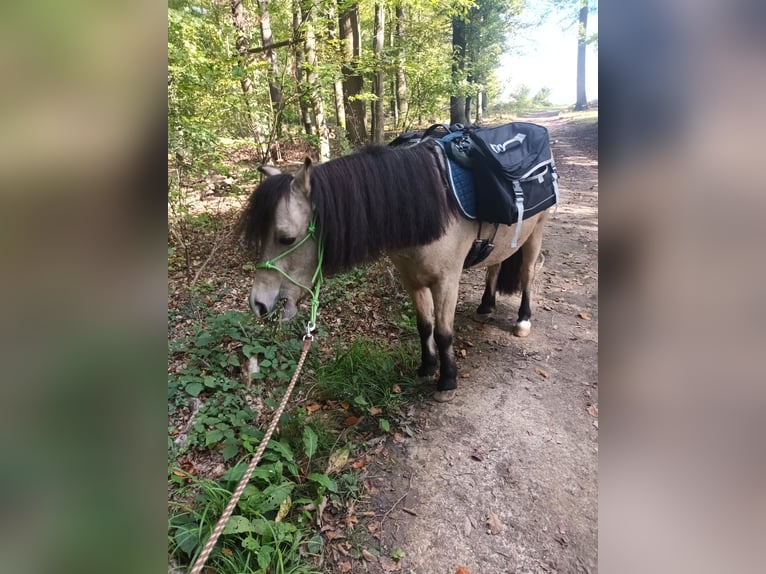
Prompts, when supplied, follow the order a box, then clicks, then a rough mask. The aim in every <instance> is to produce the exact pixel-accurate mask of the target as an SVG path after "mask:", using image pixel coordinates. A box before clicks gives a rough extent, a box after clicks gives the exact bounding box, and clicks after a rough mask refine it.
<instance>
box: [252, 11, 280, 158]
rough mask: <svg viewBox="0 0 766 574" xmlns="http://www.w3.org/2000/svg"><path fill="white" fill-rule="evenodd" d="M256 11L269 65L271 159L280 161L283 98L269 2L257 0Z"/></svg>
mask: <svg viewBox="0 0 766 574" xmlns="http://www.w3.org/2000/svg"><path fill="white" fill-rule="evenodd" d="M258 11H259V12H260V14H259V16H260V21H261V22H260V23H261V41H262V44H263V47H264V57H265V58H266V61H267V62H268V63H269V72H270V77H269V97H270V99H271V113H272V116H273V118H274V123H273V128H274V129H273V130H272V131H273V133H272V134H270V136H271V137H270V138H269V139H270V140H273V141H272V143H271V145H270V148H271V149H270V153H271V159H272V160H273V161H275V162H276V161H281V160H282V153H281V151H280V149H279V138H280V136H281V135H282V110H283V109H284V98H283V97H282V88H281V87H280V85H279V84H278V83H277V78H278V75H279V70H278V69H277V54H276V52H274V49H273V46H274V36H273V35H272V33H271V16H270V15H269V0H258Z"/></svg>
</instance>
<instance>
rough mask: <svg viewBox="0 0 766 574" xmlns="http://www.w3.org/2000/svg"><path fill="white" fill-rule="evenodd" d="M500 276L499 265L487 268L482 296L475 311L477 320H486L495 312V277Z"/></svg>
mask: <svg viewBox="0 0 766 574" xmlns="http://www.w3.org/2000/svg"><path fill="white" fill-rule="evenodd" d="M499 274H500V264H499V263H498V264H497V265H490V266H489V267H487V278H486V279H485V280H484V294H483V295H482V296H481V304H480V305H479V308H478V309H476V315H477V319H479V320H482V319H488V318H489V316H490V315H491V314H492V311H494V310H495V293H496V292H497V276H498V275H499Z"/></svg>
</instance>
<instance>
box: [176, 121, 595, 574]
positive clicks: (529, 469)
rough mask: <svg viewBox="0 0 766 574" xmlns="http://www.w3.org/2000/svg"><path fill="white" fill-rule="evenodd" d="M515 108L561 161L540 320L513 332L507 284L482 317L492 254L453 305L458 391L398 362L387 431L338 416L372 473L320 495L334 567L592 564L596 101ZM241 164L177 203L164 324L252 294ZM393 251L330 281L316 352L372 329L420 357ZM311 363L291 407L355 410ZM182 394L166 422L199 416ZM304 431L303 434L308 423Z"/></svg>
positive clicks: (198, 452)
mask: <svg viewBox="0 0 766 574" xmlns="http://www.w3.org/2000/svg"><path fill="white" fill-rule="evenodd" d="M519 119H520V120H522V121H532V122H535V123H540V124H542V125H545V126H547V127H548V129H549V131H550V136H551V141H552V145H553V153H554V157H555V159H556V164H557V167H558V170H559V174H560V178H561V179H560V184H561V187H560V189H561V202H560V204H559V206H558V211H557V213H556V214H555V215H553V216H552V217H551V218H550V219H549V223H548V225H547V228H546V235H545V239H544V242H543V254H544V255H545V262H544V265H543V268H542V270H541V271H540V272H539V273H538V277H537V282H536V288H535V296H534V297H533V301H532V304H533V316H532V334H531V335H530V336H529V337H528V338H526V339H520V338H516V337H513V336H512V335H511V330H512V326H513V323H514V320H515V317H516V311H517V308H518V303H519V299H518V297H516V296H514V297H498V305H497V310H496V311H495V314H494V315H493V318H492V319H490V320H489V321H488V322H485V323H479V322H476V321H475V320H474V311H475V309H476V307H477V306H478V303H479V300H480V298H481V293H482V290H483V281H484V271H483V270H469V271H467V272H466V273H465V274H464V276H463V281H462V283H461V289H460V299H459V302H458V307H457V314H456V318H455V326H456V330H455V348H456V351H457V358H458V367H459V372H460V377H461V378H460V381H459V384H460V388H459V391H458V395H457V397H456V399H455V400H454V401H453V402H451V403H448V404H439V403H435V402H433V401H431V400H429V399H427V398H425V397H427V396H429V393H428V392H427V391H428V389H425V388H424V389H420V390H418V389H410V388H409V386H408V385H409V382H407V381H408V379H407V378H406V377H407V376H408V375H406V374H405V373H402V379H401V381H400V382H401V388H402V391H401V392H402V395H407V398H406V399H404V400H403V401H400V402H398V403H396V404H397V405H401V408H400V407H399V406H397V407H396V409H394V408H393V407H392V409H391V414H390V416H389V412H384V413H383V414H382V415H377V416H378V417H380V416H386V417H388V418H389V419H390V421H391V428H390V431H389V430H388V429H386V431H387V432H383V430H382V428H383V425H382V424H381V425H378V424H377V422H376V421H375V419H374V417H373V415H372V413H373V412H374V409H368V410H367V411H365V412H364V413H362V412H359V413H355V414H358V415H359V416H360V417H361V418H362V419H364V420H366V421H367V422H368V423H370V424H367V426H364V425H362V424H360V425H358V426H360V427H361V426H364V429H363V430H358V431H355V429H356V428H357V427H356V426H354V427H353V428H346V427H347V423H342V424H341V423H339V426H338V428H337V429H333V428H332V427H329V428H328V433H329V435H332V436H337V437H338V438H337V441H338V445H342V444H343V443H344V442H343V441H348V443H346V444H349V445H351V444H354V445H356V446H355V447H354V448H355V449H357V450H354V451H352V453H351V456H350V457H349V458H348V465H347V467H346V468H345V470H344V471H343V472H345V473H346V474H347V476H349V477H352V476H353V477H354V480H357V479H358V484H360V485H363V486H364V489H363V492H362V491H358V492H357V493H356V494H355V495H354V497H353V498H354V500H347V501H345V502H343V505H345V508H343V507H338V508H334V509H332V513H331V512H330V509H329V508H328V509H327V510H325V511H324V512H323V511H322V510H321V509H320V511H319V513H320V514H321V516H319V517H318V519H317V522H321V523H322V524H323V527H322V529H321V530H322V533H321V534H322V537H323V540H324V548H323V551H322V553H321V557H320V556H315V561H314V566H315V567H316V568H318V569H320V570H322V571H324V572H375V573H377V572H402V573H405V574H406V573H413V572H414V573H417V574H456V573H460V574H479V573H481V574H495V573H497V574H500V573H502V574H506V573H514V574H524V573H576V572H584V573H591V574H595V573H596V572H597V552H598V536H597V515H598V512H597V461H598V365H597V347H598V331H597V325H598V300H597V282H598V268H597V264H598V261H597V254H598V221H597V211H598V114H597V112H596V111H594V112H586V113H560V114H553V115H551V114H545V113H541V114H538V115H537V116H532V115H530V116H528V117H526V118H519ZM292 151H294V152H295V153H292V152H291V153H292V155H290V156H289V157H288V158H286V159H287V162H286V164H285V169H286V171H290V166H291V165H293V164H295V165H298V164H299V163H300V161H301V159H302V153H303V152H302V150H292ZM293 155H294V156H295V157H292V156H293ZM232 165H233V166H234V167H233V170H232V172H231V174H230V175H231V178H232V179H233V180H234V181H235V186H236V187H238V188H239V189H240V190H241V192H240V193H238V194H231V193H227V192H226V190H225V186H226V182H225V181H223V180H224V178H223V177H222V176H221V177H218V179H215V178H212V179H211V178H208V180H209V181H206V182H202V181H200V182H198V183H202V188H201V189H200V191H199V193H197V191H195V192H194V194H193V196H194V198H195V199H194V200H193V201H190V202H189V203H188V204H187V207H186V208H185V209H186V213H187V215H186V220H187V221H191V222H193V224H189V225H186V226H185V227H180V228H179V229H180V233H176V234H175V235H173V236H172V237H171V238H170V244H171V245H172V246H173V253H172V255H170V252H169V260H170V267H169V339H170V340H171V341H176V340H180V339H181V338H182V337H185V336H191V335H194V334H195V333H196V330H197V329H199V326H198V325H199V324H200V322H202V324H206V322H207V324H209V321H210V320H211V318H212V319H213V320H214V318H215V317H219V316H220V315H221V314H223V313H224V312H226V311H227V310H231V309H233V310H239V311H246V310H247V304H246V301H247V294H248V292H249V287H250V281H251V277H249V275H252V265H251V263H252V262H250V261H249V259H248V258H247V255H246V254H245V253H243V251H242V249H241V245H239V244H238V242H237V239H236V237H234V234H233V229H234V225H233V224H234V221H235V220H236V215H237V213H238V211H239V210H240V209H241V207H242V205H243V202H244V200H245V199H246V192H249V191H250V190H251V189H253V188H254V187H255V182H254V180H253V178H252V175H250V174H251V173H252V172H253V171H254V169H253V168H254V165H253V160H252V158H250V157H244V156H243V157H241V158H239V157H235V158H234V160H233V162H232ZM218 180H221V181H218ZM198 187H199V185H198ZM221 187H223V188H224V189H223V190H221ZM195 189H196V188H195ZM243 193H244V195H243ZM390 267H391V266H390V264H389V263H388V261H387V260H385V259H384V260H383V261H381V262H380V263H376V264H374V265H371V266H369V267H366V268H364V269H362V270H359V271H356V272H352V274H350V275H349V276H348V277H346V278H344V277H343V276H341V277H340V278H339V279H338V280H337V281H336V283H335V286H334V287H333V286H332V285H329V286H328V289H327V290H325V291H324V292H323V293H324V296H323V299H324V300H323V301H320V316H319V321H320V327H321V332H320V334H321V337H319V338H317V343H316V348H317V350H316V351H315V352H314V353H313V354H315V356H316V360H317V361H318V362H320V363H329V362H332V361H333V360H334V357H336V355H337V352H338V345H340V346H341V347H343V348H346V347H347V346H348V345H350V344H351V343H353V342H354V341H357V340H360V339H364V340H373V341H379V342H380V343H381V345H383V348H387V349H395V348H397V347H402V348H409V349H411V350H413V353H414V354H413V359H412V363H413V364H414V362H415V361H416V359H417V357H416V356H415V355H417V351H416V349H417V334H416V331H415V327H414V318H413V317H412V307H411V304H410V303H409V302H408V301H407V297H406V294H405V293H404V291H403V289H402V288H401V286H400V285H399V283H398V280H397V278H396V275H395V273H394V272H392V270H391V268H390ZM346 291H347V292H346ZM190 294H191V295H190ZM192 301H196V303H194V304H192V303H191V302H192ZM304 311H305V310H304ZM240 352H241V351H240ZM183 357H184V356H183V355H181V356H180V358H174V359H173V360H171V363H170V365H169V372H170V373H174V372H176V371H178V370H180V369H182V363H181V359H182V358H183ZM236 370H237V367H234V371H236ZM313 376H314V375H313V374H312V373H311V370H310V371H309V372H308V373H307V374H306V375H305V377H304V378H306V379H307V380H305V381H304V382H303V383H302V387H301V388H299V389H298V393H297V394H298V396H297V397H295V398H294V400H293V403H294V404H295V405H296V406H295V407H294V408H295V409H296V410H300V409H303V408H305V409H306V412H308V413H309V414H311V413H312V412H314V411H313V410H312V409H313V408H316V407H317V406H318V405H319V404H320V403H321V405H322V407H321V408H322V410H321V411H320V412H321V413H326V414H328V415H330V414H334V415H337V416H336V418H337V419H338V420H346V421H347V420H348V419H349V418H356V419H357V420H358V418H359V417H347V415H348V414H349V413H348V412H345V411H344V410H343V409H348V408H349V407H348V405H347V404H343V403H340V404H336V403H338V401H334V400H330V397H326V398H325V399H322V398H319V397H315V396H312V390H311V389H312V388H314V384H315V381H313V380H312V377H313ZM399 386H400V385H398V384H397V385H394V387H399ZM421 391H422V392H421ZM395 392H397V393H398V392H400V391H399V390H398V388H397V390H396V391H395ZM389 394H390V393H389ZM204 395H205V392H203V394H202V395H200V397H202V398H203V399H204ZM185 400H186V399H185ZM317 400H318V401H319V402H315V401H317ZM185 404H186V403H184V405H185ZM392 404H393V403H392ZM184 405H182V406H181V407H179V408H175V409H174V408H173V406H172V405H170V406H171V408H170V410H169V427H170V428H171V429H173V428H177V429H181V428H185V427H188V426H189V425H190V424H191V421H192V419H193V418H194V412H193V409H192V408H190V407H188V406H184ZM383 406H384V408H385V405H383ZM351 408H352V409H353V408H354V407H353V405H352V407H351ZM399 409H400V410H399ZM378 410H379V409H378ZM394 410H397V413H394V412H393V411H394ZM336 411H337V413H336ZM257 412H258V414H259V416H258V417H257V419H256V420H253V421H252V424H253V425H255V426H257V427H261V428H262V427H263V426H265V424H266V423H267V422H268V417H269V416H270V411H269V409H268V408H260V409H257ZM313 416H316V415H313ZM301 420H303V418H301ZM310 420H312V419H310V418H307V419H306V421H310ZM302 424H307V423H302ZM385 426H386V427H387V426H388V422H387V423H386V425H385ZM351 431H354V432H351ZM177 432H178V431H177V430H173V431H172V432H171V436H172V437H176V434H175V433H177ZM354 433H355V434H354ZM283 435H284V436H287V435H286V434H284V433H283ZM329 435H328V436H329ZM296 436H297V438H296V439H295V440H296V441H297V443H300V429H299V430H298V434H297V435H296ZM175 440H176V441H177V438H176V439H175ZM333 440H336V439H333ZM338 445H336V448H337V447H338ZM361 453H363V454H361ZM171 458H175V460H176V462H175V463H174V464H177V465H179V467H180V468H182V469H183V472H188V473H189V474H190V475H194V476H196V477H200V478H209V479H213V480H219V479H220V477H221V475H222V473H223V472H224V470H225V469H226V468H227V467H228V466H230V463H228V462H226V461H225V460H224V459H222V458H221V454H220V448H219V447H218V446H217V445H214V446H212V447H211V448H202V447H201V446H199V447H195V448H191V449H186V450H184V451H183V452H182V453H181V454H179V455H175V454H173V453H171ZM177 473H178V471H175V472H174V474H177Z"/></svg>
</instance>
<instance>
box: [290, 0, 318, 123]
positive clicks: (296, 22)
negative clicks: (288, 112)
mask: <svg viewBox="0 0 766 574" xmlns="http://www.w3.org/2000/svg"><path fill="white" fill-rule="evenodd" d="M302 17H303V16H302V10H301V4H300V0H293V50H294V55H295V83H296V84H297V86H298V106H299V107H300V112H301V122H302V123H303V129H304V131H305V132H306V135H308V136H310V135H311V133H312V132H313V123H312V121H311V112H310V105H311V102H310V100H309V98H308V96H307V95H306V94H307V92H308V90H307V88H306V83H305V81H304V76H305V74H304V70H303V61H304V58H303V32H302V31H301V20H302Z"/></svg>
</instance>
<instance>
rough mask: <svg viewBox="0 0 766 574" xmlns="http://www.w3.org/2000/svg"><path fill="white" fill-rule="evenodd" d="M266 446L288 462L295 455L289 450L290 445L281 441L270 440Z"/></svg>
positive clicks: (293, 458)
mask: <svg viewBox="0 0 766 574" xmlns="http://www.w3.org/2000/svg"><path fill="white" fill-rule="evenodd" d="M266 448H267V449H269V450H273V451H274V452H276V453H278V454H281V455H282V457H283V458H284V459H285V460H286V461H288V462H292V461H293V460H295V457H294V456H293V451H292V450H290V447H289V446H288V445H287V444H285V443H283V442H281V441H277V440H271V441H269V445H268V446H267V447H266Z"/></svg>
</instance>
